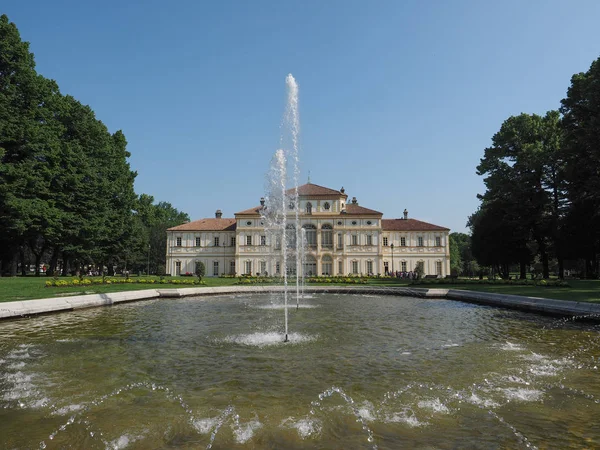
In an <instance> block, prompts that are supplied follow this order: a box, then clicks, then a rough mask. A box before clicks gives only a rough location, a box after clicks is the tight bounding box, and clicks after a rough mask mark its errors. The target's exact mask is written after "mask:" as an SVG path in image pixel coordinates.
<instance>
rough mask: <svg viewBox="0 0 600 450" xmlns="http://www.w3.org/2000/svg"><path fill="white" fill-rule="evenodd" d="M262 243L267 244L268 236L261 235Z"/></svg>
mask: <svg viewBox="0 0 600 450" xmlns="http://www.w3.org/2000/svg"><path fill="white" fill-rule="evenodd" d="M260 245H267V237H266V236H261V237H260Z"/></svg>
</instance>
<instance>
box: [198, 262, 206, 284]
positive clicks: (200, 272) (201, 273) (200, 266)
mask: <svg viewBox="0 0 600 450" xmlns="http://www.w3.org/2000/svg"><path fill="white" fill-rule="evenodd" d="M205 273H206V267H204V263H203V262H202V261H198V262H196V276H197V277H198V281H202V277H203V276H204V274H205Z"/></svg>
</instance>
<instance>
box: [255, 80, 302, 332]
mask: <svg viewBox="0 0 600 450" xmlns="http://www.w3.org/2000/svg"><path fill="white" fill-rule="evenodd" d="M285 82H286V86H287V91H288V95H287V103H286V108H285V113H284V120H283V125H284V126H283V127H282V128H283V133H282V138H281V144H282V146H284V143H285V142H286V139H285V138H287V137H289V138H290V140H291V144H290V146H289V147H290V148H289V149H288V150H287V151H286V150H285V149H279V150H277V151H276V152H275V155H274V156H273V159H272V160H271V165H270V168H269V171H268V173H267V181H266V188H265V190H266V193H265V197H264V198H265V205H264V208H263V209H262V210H261V216H262V219H263V222H264V223H265V228H266V229H267V230H268V233H269V234H270V235H271V236H275V238H276V239H280V240H281V254H282V261H283V267H282V270H283V285H284V309H285V312H284V315H285V336H284V342H289V338H288V272H289V270H288V251H289V250H290V249H292V250H293V256H294V260H295V266H296V270H295V272H296V310H298V309H299V308H300V280H301V277H302V275H301V271H302V269H303V265H302V264H303V257H304V247H303V242H304V235H303V234H302V235H301V227H300V212H299V195H298V179H299V176H300V165H299V157H298V149H299V139H298V138H299V134H300V118H299V113H298V84H297V83H296V80H295V78H294V77H293V76H292V74H288V76H287V77H286V79H285ZM288 135H289V136H288ZM288 166H291V170H289V169H288ZM290 172H291V174H292V177H291V181H292V186H293V187H292V188H291V191H292V194H291V195H290V194H289V190H288V189H287V183H288V174H289V173H290ZM290 209H291V210H293V217H294V222H293V224H291V225H292V229H293V230H295V236H294V237H293V239H291V237H290V236H289V233H288V231H287V230H288V229H289V227H288V220H287V214H288V211H289V210H290ZM303 231H304V230H302V232H303ZM291 243H294V245H290V244H291ZM302 278H303V277H302Z"/></svg>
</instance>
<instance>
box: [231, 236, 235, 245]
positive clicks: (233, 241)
mask: <svg viewBox="0 0 600 450" xmlns="http://www.w3.org/2000/svg"><path fill="white" fill-rule="evenodd" d="M231 246H232V247H235V237H232V238H231Z"/></svg>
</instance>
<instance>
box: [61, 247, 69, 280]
mask: <svg viewBox="0 0 600 450" xmlns="http://www.w3.org/2000/svg"><path fill="white" fill-rule="evenodd" d="M62 260H63V266H62V274H61V275H62V276H63V277H66V276H67V275H68V274H69V255H67V253H66V252H63V257H62Z"/></svg>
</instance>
